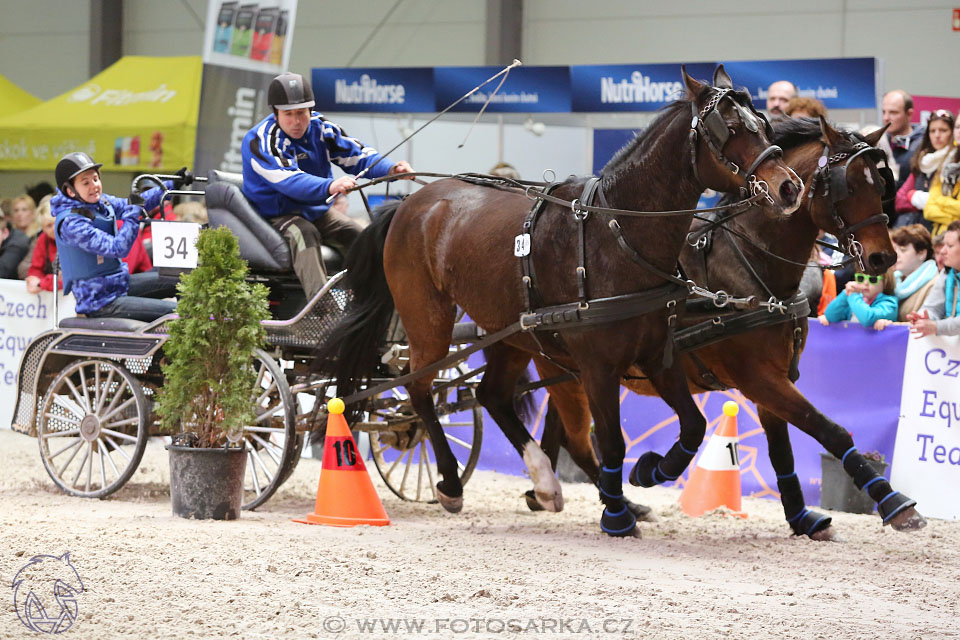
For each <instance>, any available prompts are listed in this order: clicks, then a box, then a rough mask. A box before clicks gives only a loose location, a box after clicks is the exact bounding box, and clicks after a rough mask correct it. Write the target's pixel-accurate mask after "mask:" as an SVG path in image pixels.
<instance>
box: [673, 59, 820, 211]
mask: <svg viewBox="0 0 960 640" xmlns="http://www.w3.org/2000/svg"><path fill="white" fill-rule="evenodd" d="M681 71H682V74H683V82H684V84H685V85H686V87H687V93H688V98H689V99H690V100H691V102H692V105H693V114H692V115H693V118H692V121H691V125H690V141H691V144H692V145H693V147H694V156H693V165H694V174H695V175H696V176H697V177H698V178H699V179H700V181H701V184H702V185H703V186H704V187H709V188H711V189H714V190H715V191H720V192H731V191H733V192H735V191H737V190H738V189H739V190H741V192H742V193H744V194H745V195H748V196H753V195H757V194H760V193H765V194H766V198H765V204H766V205H767V206H765V207H764V211H767V212H770V213H773V214H780V215H789V214H791V213H793V212H794V211H796V210H797V207H799V206H800V193H801V192H802V191H803V181H802V180H800V177H799V176H797V174H796V173H795V172H794V171H793V169H791V168H790V167H788V166H787V165H785V164H784V163H783V159H782V155H783V154H782V151H781V149H780V147H777V146H775V145H773V144H771V143H770V138H771V137H772V135H773V134H772V131H771V129H770V124H769V123H768V122H767V120H766V118H764V116H763V115H762V114H760V113H759V112H757V111H756V109H754V108H753V104H752V103H751V102H750V94H749V93H748V92H746V91H743V90H739V91H737V90H734V88H733V82H732V81H731V80H730V76H729V75H727V72H726V71H725V70H724V68H723V65H719V66H718V67H717V69H716V71H715V72H714V75H713V86H710V85H707V84H705V83H702V82H698V81H697V80H694V79H693V78H691V77H690V76H689V75H687V71H686V69H685V68H682V70H681Z"/></svg>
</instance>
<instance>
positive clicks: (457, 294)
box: [316, 66, 803, 536]
mask: <svg viewBox="0 0 960 640" xmlns="http://www.w3.org/2000/svg"><path fill="white" fill-rule="evenodd" d="M682 76H683V82H684V85H685V86H686V91H687V95H686V98H684V99H680V100H678V101H676V102H674V103H672V104H670V105H668V106H667V107H665V108H664V110H663V111H662V112H661V113H660V115H659V116H658V117H657V118H656V119H655V120H654V121H653V122H652V123H651V125H650V126H649V128H648V129H647V130H646V131H645V132H644V133H643V134H641V135H640V136H638V137H637V139H636V140H635V141H634V142H633V143H632V144H631V145H630V146H629V147H627V148H625V149H623V150H622V151H621V152H620V153H619V154H618V156H617V157H616V158H615V160H614V161H613V163H612V167H611V169H610V171H609V172H607V173H606V174H605V175H604V176H603V178H602V179H601V180H600V182H599V184H597V183H595V182H594V183H593V185H594V189H596V191H598V192H599V195H598V196H597V201H599V202H601V203H603V207H604V209H605V210H607V208H610V209H609V210H610V211H612V210H613V209H612V208H616V210H617V211H618V212H619V213H616V214H615V215H614V214H613V213H609V212H596V211H594V212H591V213H589V215H588V214H587V213H585V212H584V211H583V210H582V209H580V208H578V207H577V203H576V202H574V201H577V200H581V201H582V204H583V205H587V206H589V205H590V202H592V199H591V198H590V197H588V196H586V195H584V193H585V184H587V183H588V180H587V179H579V178H571V179H568V180H566V181H565V182H563V183H560V184H559V185H557V186H556V187H555V188H554V189H552V190H551V192H550V195H551V197H553V198H556V199H559V200H561V201H565V202H567V204H566V205H558V204H555V203H553V202H543V203H542V207H540V208H539V211H538V212H537V213H534V212H533V211H532V210H531V199H530V198H528V197H526V195H525V194H523V193H521V192H518V191H517V190H501V189H494V188H490V187H489V186H483V185H477V184H471V183H469V182H465V181H462V180H458V179H443V180H438V181H436V182H433V183H431V184H430V185H428V186H426V187H424V188H423V189H420V190H419V191H417V192H416V193H414V194H413V195H411V196H409V197H408V198H406V199H405V200H404V201H403V202H402V203H399V204H394V205H392V206H391V207H389V208H387V209H385V210H384V211H383V213H382V214H381V215H379V217H378V218H377V219H376V220H375V221H374V222H373V223H372V224H371V225H370V226H369V227H368V228H367V229H365V230H364V232H363V233H361V235H360V237H359V238H358V239H357V241H356V242H355V243H354V246H353V248H352V249H351V251H350V253H349V255H348V257H347V267H348V276H347V277H348V284H349V286H350V287H351V288H352V289H353V295H354V300H353V303H352V304H351V306H350V307H349V308H348V310H347V311H348V313H347V315H346V316H345V318H344V320H343V321H342V322H341V323H340V324H339V325H338V327H337V328H336V329H335V330H334V331H333V332H332V333H331V335H330V337H329V338H328V339H327V340H326V341H325V343H324V344H323V345H321V346H320V347H319V348H318V351H317V359H316V361H317V366H318V367H319V368H321V369H324V370H325V371H326V372H328V373H330V374H332V377H333V378H335V379H336V382H337V389H338V393H339V394H340V395H341V396H344V397H345V396H348V395H350V394H351V393H352V392H354V391H355V390H357V389H360V388H362V387H363V386H364V384H365V381H366V380H367V379H369V377H371V376H372V375H373V373H374V371H375V370H376V366H377V364H378V362H379V347H380V345H381V344H382V341H383V336H384V334H385V332H386V328H387V325H388V323H389V321H390V318H391V315H392V313H393V311H394V308H395V309H396V312H397V314H398V315H399V317H400V320H401V321H402V323H403V327H404V329H405V330H406V334H407V339H408V342H409V356H410V360H409V367H410V370H411V371H413V372H416V371H417V370H418V369H422V368H424V367H426V366H428V365H430V364H431V363H434V362H437V361H440V360H441V359H442V358H444V357H445V356H447V354H448V351H449V348H450V340H451V334H452V331H453V326H454V322H455V318H456V314H457V307H458V306H459V307H460V308H462V309H463V310H464V311H465V312H466V313H467V314H468V315H469V316H470V318H471V319H472V320H473V321H474V322H476V324H477V325H478V326H479V327H481V328H482V329H484V330H485V331H486V332H487V333H488V334H495V333H497V332H501V331H507V332H508V333H509V332H510V331H513V329H511V327H512V326H515V327H517V328H518V329H522V330H517V331H516V332H513V333H510V335H509V336H508V337H506V338H505V339H503V340H501V341H499V342H496V343H495V344H492V345H491V346H488V347H486V348H485V352H486V356H487V366H486V371H485V373H484V376H483V379H482V381H481V383H480V385H479V387H478V388H477V400H478V401H479V403H480V404H481V405H482V406H483V407H484V408H486V409H487V411H488V412H489V413H490V415H491V416H492V417H493V418H494V420H495V421H496V422H497V424H498V425H499V426H500V428H501V429H502V430H503V432H504V434H505V435H506V436H507V438H508V439H509V440H510V442H511V443H512V444H513V445H514V447H516V449H517V451H518V452H519V453H520V455H521V456H522V457H523V459H524V461H525V463H526V465H527V468H528V470H529V472H530V476H531V478H532V479H533V482H534V492H535V496H536V499H537V501H538V502H539V503H540V504H541V505H542V506H543V507H544V508H546V509H548V510H551V511H558V510H560V509H561V508H562V506H563V496H562V493H561V489H560V484H559V483H558V482H557V479H556V477H555V476H554V474H553V472H552V470H551V468H550V462H549V460H548V459H547V457H546V455H545V454H544V453H543V451H542V450H541V449H540V447H539V445H538V444H537V443H536V441H535V440H533V439H532V438H531V437H530V434H529V433H528V432H527V430H526V428H525V427H524V425H523V422H522V421H521V420H520V419H519V417H518V416H517V412H516V409H515V407H514V401H513V396H514V388H515V387H516V384H517V380H518V379H519V378H520V376H521V375H522V374H523V373H524V372H525V370H526V367H527V364H528V363H529V362H530V359H531V356H532V355H534V354H541V353H543V354H546V355H547V356H549V358H550V359H551V362H554V363H556V364H558V365H559V366H562V367H564V368H568V369H576V370H577V371H579V375H580V377H581V380H582V381H583V384H584V388H585V390H586V394H587V397H588V398H589V402H590V408H591V410H592V411H593V414H594V415H595V416H597V433H598V437H599V441H600V452H601V457H602V460H603V468H602V470H601V472H600V473H601V483H600V485H601V487H600V489H601V500H602V501H603V502H604V504H605V509H604V511H603V515H602V516H601V528H602V529H603V530H604V531H606V532H607V533H609V534H611V535H624V536H625V535H631V534H634V533H635V525H636V521H635V518H634V517H633V514H632V513H630V512H629V511H628V510H627V509H625V508H624V503H623V500H622V497H623V496H622V484H621V482H622V477H621V468H622V464H623V457H624V453H625V446H624V442H623V439H622V437H621V434H620V405H619V401H618V394H619V386H620V379H621V377H622V376H623V375H624V374H625V373H626V371H627V370H628V369H629V368H630V367H631V366H633V365H634V364H636V365H638V366H639V367H641V368H642V369H643V370H644V371H645V372H646V373H647V374H648V375H649V376H650V379H651V381H652V382H653V384H654V385H655V386H656V388H657V390H658V392H659V393H660V395H661V397H663V398H664V399H666V400H667V402H669V403H670V404H671V406H672V407H673V408H674V409H675V410H676V412H677V414H678V415H679V416H680V424H681V432H682V434H683V436H682V437H683V438H685V439H686V440H687V441H688V443H689V446H691V447H694V448H695V447H696V446H698V445H699V443H700V441H701V440H702V438H703V435H704V430H705V427H706V423H705V421H704V418H703V416H702V414H701V413H700V411H699V409H698V408H697V406H696V404H695V403H694V401H693V398H692V397H691V395H690V392H689V390H688V389H687V384H686V379H685V377H684V374H683V371H682V369H680V368H679V367H678V366H677V365H676V361H675V360H674V359H673V358H672V355H673V341H672V340H671V339H670V338H669V335H670V332H671V331H672V329H671V326H670V323H671V321H672V320H671V318H670V317H671V316H675V314H676V308H675V307H676V302H677V301H678V300H682V299H683V298H684V297H685V296H686V288H685V287H684V286H680V285H678V284H676V283H669V284H667V285H664V282H665V280H664V277H666V278H667V279H669V278H671V277H672V275H671V274H673V273H675V270H676V264H677V257H678V256H679V254H680V251H681V249H682V246H683V243H684V238H685V236H686V234H687V231H688V229H689V226H690V222H691V220H692V212H691V211H688V210H690V209H691V208H692V207H694V206H695V205H696V203H697V200H698V198H699V196H700V194H701V193H702V192H703V190H704V188H707V187H709V188H711V189H716V190H720V191H730V190H737V189H740V188H747V189H750V190H751V192H753V193H754V194H763V193H765V194H766V198H767V199H768V200H769V203H770V204H769V208H768V209H767V210H768V211H769V212H770V215H775V216H785V215H789V214H790V213H792V212H793V211H794V210H795V209H796V208H797V206H798V205H799V203H798V198H799V195H800V192H801V190H802V188H803V184H802V182H801V181H800V179H799V178H798V177H797V175H796V174H795V173H794V172H793V171H792V170H791V169H790V168H789V167H787V166H786V165H785V164H784V163H783V161H782V159H781V158H780V153H779V151H780V150H779V148H777V147H774V146H773V145H771V144H770V143H769V139H768V135H767V131H768V125H766V122H765V120H763V118H762V116H760V115H759V114H758V113H757V112H756V111H755V110H754V109H753V106H752V105H751V104H750V99H749V94H747V93H746V92H743V91H734V89H733V84H732V82H731V80H730V78H729V76H728V75H727V74H726V72H725V71H724V70H723V67H722V66H720V67H718V68H717V70H716V72H715V74H714V79H713V85H710V84H707V83H701V82H699V81H697V80H694V79H693V78H691V77H689V76H688V75H687V73H686V71H685V70H683V72H682ZM764 125H766V126H764ZM743 167H747V169H746V170H744V169H743ZM597 187H599V188H598V189H597ZM571 202H573V206H570V203H571ZM667 211H677V212H678V215H671V216H667V215H664V214H663V213H662V212H667ZM630 212H657V213H656V216H655V217H643V216H641V215H633V216H631V215H629V213H630ZM648 215H649V214H648ZM524 236H526V237H524ZM518 256H520V257H518ZM524 256H528V258H527V259H524ZM381 257H382V261H381ZM640 263H643V264H640ZM558 305H562V311H558V312H556V313H542V314H538V313H537V310H541V309H551V307H552V308H553V310H554V311H556V310H557V306H558ZM521 316H523V318H522V320H523V322H520V323H518V318H521ZM571 317H573V319H574V320H576V321H577V322H572V323H571V324H567V325H563V326H560V324H559V320H558V319H564V318H571ZM555 321H556V322H557V324H551V323H553V322H555ZM508 330H509V331H508ZM671 361H672V362H671ZM431 383H432V376H425V377H420V378H419V379H416V380H414V381H412V382H409V383H408V384H407V385H406V387H407V391H408V393H409V396H410V401H411V404H412V405H413V407H414V409H415V411H416V412H417V414H418V415H419V417H420V418H421V419H422V421H423V423H424V425H425V426H426V428H427V431H428V433H429V436H430V439H431V441H432V444H433V448H434V454H435V456H436V462H437V468H438V470H439V472H440V475H441V478H442V479H441V480H440V482H439V483H438V484H437V497H438V500H439V502H440V503H441V505H442V506H443V507H444V508H445V509H446V510H448V511H450V512H458V511H460V510H461V509H462V506H463V487H462V485H461V482H460V478H459V476H458V473H457V471H458V470H457V463H456V459H455V458H454V456H453V454H452V453H451V451H450V448H449V445H448V444H447V441H446V438H445V437H444V436H443V430H442V426H441V424H440V422H439V420H438V419H437V415H436V412H435V409H434V405H433V400H432V398H431V391H430V388H431ZM682 456H683V454H681V457H680V460H679V462H678V461H673V464H675V465H676V464H680V463H682V465H683V467H685V466H686V464H687V463H688V462H689V460H684V459H683V457H682ZM683 467H681V469H682V468H683Z"/></svg>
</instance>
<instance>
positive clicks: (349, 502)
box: [294, 398, 390, 527]
mask: <svg viewBox="0 0 960 640" xmlns="http://www.w3.org/2000/svg"><path fill="white" fill-rule="evenodd" d="M327 411H328V415H327V437H326V439H325V440H324V442H323V469H322V470H321V472H320V482H319V484H318V486H317V502H316V504H315V505H314V507H313V513H311V514H310V515H308V516H307V517H306V519H305V520H294V522H302V523H304V524H326V525H330V526H333V527H352V526H354V525H358V524H370V525H374V526H378V527H382V526H384V525H388V524H390V518H388V517H387V512H386V511H384V510H383V503H381V502H380V496H378V495H377V490H376V489H374V488H373V483H372V482H371V481H370V475H369V474H368V473H367V467H366V465H364V464H363V458H361V457H360V456H359V455H358V454H357V444H356V443H355V442H354V441H353V436H352V435H351V434H350V428H349V427H347V421H346V420H344V419H343V400H341V399H340V398H333V399H331V400H330V401H329V402H328V403H327Z"/></svg>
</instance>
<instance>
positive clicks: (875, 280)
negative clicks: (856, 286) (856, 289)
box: [853, 273, 883, 284]
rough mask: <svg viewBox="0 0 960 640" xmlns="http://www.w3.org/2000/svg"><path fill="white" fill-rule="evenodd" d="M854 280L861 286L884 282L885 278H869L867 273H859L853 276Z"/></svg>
mask: <svg viewBox="0 0 960 640" xmlns="http://www.w3.org/2000/svg"><path fill="white" fill-rule="evenodd" d="M853 279H854V280H856V281H857V282H859V283H860V284H865V283H868V282H869V283H870V284H877V283H878V282H883V276H882V275H879V276H868V275H867V274H865V273H858V274H856V275H854V276H853Z"/></svg>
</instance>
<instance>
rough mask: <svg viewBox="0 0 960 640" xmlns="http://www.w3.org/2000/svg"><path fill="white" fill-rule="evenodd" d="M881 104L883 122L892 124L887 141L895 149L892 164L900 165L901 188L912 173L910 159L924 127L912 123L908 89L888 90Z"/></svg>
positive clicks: (917, 146) (911, 103)
mask: <svg viewBox="0 0 960 640" xmlns="http://www.w3.org/2000/svg"><path fill="white" fill-rule="evenodd" d="M880 104H881V109H882V114H883V124H887V125H890V126H889V128H887V134H886V138H887V142H889V143H890V148H891V149H892V151H893V152H892V155H891V160H892V162H890V164H891V165H892V164H896V165H897V166H899V167H900V170H899V176H900V177H899V178H898V181H897V188H898V189H899V188H900V186H901V185H902V184H903V183H904V181H905V180H906V179H907V176H909V175H910V159H911V158H912V157H913V154H914V153H915V152H916V150H917V149H918V148H919V147H920V142H921V141H922V140H923V127H922V126H921V125H919V124H918V125H912V124H910V118H911V117H913V98H911V97H910V94H909V93H907V92H906V91H903V90H901V89H894V90H893V91H888V92H887V93H886V94H884V96H883V101H882V102H881V103H880Z"/></svg>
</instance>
